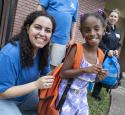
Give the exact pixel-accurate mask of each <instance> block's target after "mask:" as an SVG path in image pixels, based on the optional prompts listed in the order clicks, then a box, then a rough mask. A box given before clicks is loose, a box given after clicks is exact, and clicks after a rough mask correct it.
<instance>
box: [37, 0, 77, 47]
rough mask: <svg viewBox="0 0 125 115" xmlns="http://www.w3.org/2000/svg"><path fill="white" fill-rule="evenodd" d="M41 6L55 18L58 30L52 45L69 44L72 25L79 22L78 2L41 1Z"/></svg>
mask: <svg viewBox="0 0 125 115" xmlns="http://www.w3.org/2000/svg"><path fill="white" fill-rule="evenodd" d="M39 4H40V5H42V6H43V7H44V8H45V9H46V10H47V12H48V13H49V14H51V15H52V16H53V17H54V18H55V21H56V30H55V32H54V34H53V36H52V43H58V44H62V45H65V44H67V43H68V41H69V38H70V29H71V24H72V22H76V20H77V15H78V0H39Z"/></svg>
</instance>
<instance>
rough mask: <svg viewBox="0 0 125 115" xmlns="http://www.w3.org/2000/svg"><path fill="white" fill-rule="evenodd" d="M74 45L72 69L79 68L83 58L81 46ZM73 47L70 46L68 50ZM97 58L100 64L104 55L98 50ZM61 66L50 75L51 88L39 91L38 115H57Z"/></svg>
mask: <svg viewBox="0 0 125 115" xmlns="http://www.w3.org/2000/svg"><path fill="white" fill-rule="evenodd" d="M74 45H76V47H77V50H76V54H75V60H74V64H73V68H79V67H80V64H81V60H82V56H83V45H82V44H80V43H75V44H74ZM74 45H72V46H71V47H70V49H71V48H72V47H73V46H74ZM67 55H68V54H67ZM98 58H99V62H100V63H102V62H103V58H104V54H103V52H102V51H101V50H100V49H99V50H98ZM62 66H63V63H61V64H60V65H59V66H57V67H56V68H55V69H54V70H53V72H52V74H51V75H53V76H54V77H55V79H54V83H53V86H52V87H51V88H49V89H42V90H40V91H39V105H38V115H58V110H57V108H56V100H57V97H58V86H59V83H60V81H61V78H60V77H59V73H60V70H61V68H62Z"/></svg>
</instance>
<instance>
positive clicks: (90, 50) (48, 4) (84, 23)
mask: <svg viewBox="0 0 125 115" xmlns="http://www.w3.org/2000/svg"><path fill="white" fill-rule="evenodd" d="M78 6H79V4H78V0H72V1H71V0H68V1H67V0H64V1H59V0H39V5H38V7H37V9H36V11H35V12H32V13H30V14H29V15H28V16H27V18H26V20H25V21H24V23H23V25H22V28H21V31H20V33H19V34H17V35H15V36H14V37H13V38H12V39H11V40H10V41H9V42H8V43H7V44H6V45H5V46H4V47H3V48H2V49H1V50H0V68H1V69H0V75H2V77H0V115H26V114H27V113H26V112H27V111H29V112H30V115H32V114H33V115H34V114H37V108H38V102H39V97H38V90H39V89H46V88H51V87H52V85H53V81H54V77H53V76H52V75H48V74H47V73H49V72H50V71H51V70H50V69H52V70H53V69H54V68H55V67H56V66H58V65H59V64H60V63H61V62H62V60H63V58H64V57H65V53H66V48H67V47H68V46H69V45H72V44H74V42H75V29H76V22H77V18H78ZM103 13H104V12H103ZM119 15H120V13H119V11H118V10H117V9H114V10H112V11H111V12H110V14H109V16H108V17H106V16H105V17H104V15H102V13H98V12H90V13H86V14H84V15H81V16H80V32H81V34H82V38H83V39H85V43H83V44H82V46H83V47H82V48H83V57H82V60H81V64H80V68H79V69H74V68H73V63H74V57H75V53H76V50H77V49H76V47H75V46H74V47H72V49H71V50H70V52H69V54H68V56H67V58H66V59H65V61H64V64H63V67H62V70H61V72H60V77H61V79H62V81H61V83H60V85H59V94H58V95H59V96H58V99H57V102H56V103H58V101H59V100H60V98H61V96H62V94H63V91H64V89H65V87H66V84H67V81H68V79H70V78H73V83H72V85H71V87H70V89H69V91H68V94H67V98H66V100H65V102H64V104H63V106H62V108H61V109H60V110H59V115H70V114H72V115H89V107H88V102H87V84H88V83H89V82H93V81H94V82H95V87H94V91H93V93H92V96H93V97H94V98H96V99H98V100H99V99H100V97H99V93H100V91H101V88H102V84H101V83H100V82H99V81H100V80H103V79H104V78H105V76H106V75H107V71H105V70H104V69H103V68H102V66H101V64H102V62H101V63H100V60H99V54H98V50H99V48H100V49H102V52H101V55H102V58H103V57H106V56H113V55H115V56H119V47H120V44H119V41H120V32H119V30H118V29H117V27H116V23H117V22H118V19H119ZM100 51H101V50H100ZM50 65H51V68H50ZM28 114H29V113H28Z"/></svg>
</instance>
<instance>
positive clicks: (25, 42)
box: [11, 11, 56, 70]
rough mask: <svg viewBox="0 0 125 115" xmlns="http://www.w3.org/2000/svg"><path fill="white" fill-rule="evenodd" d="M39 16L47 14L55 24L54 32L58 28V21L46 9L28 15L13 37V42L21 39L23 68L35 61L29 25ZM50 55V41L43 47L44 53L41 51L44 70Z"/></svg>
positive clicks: (41, 66)
mask: <svg viewBox="0 0 125 115" xmlns="http://www.w3.org/2000/svg"><path fill="white" fill-rule="evenodd" d="M39 16H45V17H47V18H49V19H50V20H51V22H52V26H53V29H52V33H53V32H54V30H55V28H56V23H55V20H54V18H53V17H52V16H50V15H49V14H48V13H46V12H44V11H35V12H33V13H31V14H29V15H28V16H27V18H26V20H25V21H24V24H23V26H22V28H21V31H20V33H19V34H17V35H16V36H15V37H13V38H12V39H11V43H14V42H15V41H19V44H20V56H21V64H22V68H25V67H31V66H32V65H33V63H34V60H33V56H34V51H33V46H32V45H31V42H30V40H29V35H28V33H27V27H30V26H31V25H32V23H33V22H34V21H35V19H36V18H38V17H39ZM48 55H49V43H48V44H47V45H46V46H44V47H43V48H42V53H40V60H39V62H40V65H39V69H40V70H42V69H43V68H44V67H45V66H46V65H47V64H48Z"/></svg>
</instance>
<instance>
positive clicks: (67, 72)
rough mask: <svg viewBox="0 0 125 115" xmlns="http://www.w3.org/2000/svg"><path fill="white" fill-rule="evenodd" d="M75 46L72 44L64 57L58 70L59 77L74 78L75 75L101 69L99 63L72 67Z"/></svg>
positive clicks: (95, 71)
mask: <svg viewBox="0 0 125 115" xmlns="http://www.w3.org/2000/svg"><path fill="white" fill-rule="evenodd" d="M76 48H77V47H76V46H73V47H72V49H71V50H70V52H69V54H68V56H67V57H66V59H65V61H64V65H63V67H62V70H61V72H60V77H61V78H75V77H76V76H79V75H81V74H83V73H98V72H99V71H101V66H100V65H93V66H91V67H86V68H78V69H73V63H74V59H75V54H76V50H77V49H76Z"/></svg>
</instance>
